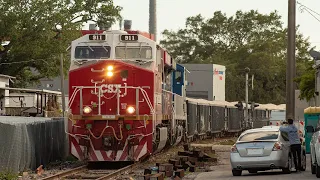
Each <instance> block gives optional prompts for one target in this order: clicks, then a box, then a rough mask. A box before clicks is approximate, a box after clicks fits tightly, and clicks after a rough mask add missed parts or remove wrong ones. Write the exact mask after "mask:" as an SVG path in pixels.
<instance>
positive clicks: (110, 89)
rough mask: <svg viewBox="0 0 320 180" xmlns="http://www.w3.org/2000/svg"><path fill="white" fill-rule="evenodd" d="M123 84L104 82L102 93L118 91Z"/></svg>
mask: <svg viewBox="0 0 320 180" xmlns="http://www.w3.org/2000/svg"><path fill="white" fill-rule="evenodd" d="M120 87H121V84H102V85H101V90H102V93H116V92H117V89H118V88H119V90H120Z"/></svg>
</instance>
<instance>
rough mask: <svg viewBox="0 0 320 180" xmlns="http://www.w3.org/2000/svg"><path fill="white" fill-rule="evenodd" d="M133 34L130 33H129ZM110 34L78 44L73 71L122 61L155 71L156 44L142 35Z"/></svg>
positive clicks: (73, 52) (74, 49)
mask: <svg viewBox="0 0 320 180" xmlns="http://www.w3.org/2000/svg"><path fill="white" fill-rule="evenodd" d="M128 32H129V33H128ZM128 32H127V31H121V30H110V31H104V32H102V33H100V34H85V35H84V36H82V37H80V38H78V39H76V40H74V41H73V42H72V48H71V66H70V70H72V69H76V68H79V67H81V66H83V65H85V64H91V63H94V62H98V61H100V60H121V61H125V62H127V63H129V64H133V65H137V66H140V67H142V68H145V69H150V70H153V69H154V68H155V64H154V63H153V62H155V61H156V53H157V51H156V42H154V41H153V40H152V39H150V38H148V37H146V36H145V35H142V34H139V33H140V32H139V31H128Z"/></svg>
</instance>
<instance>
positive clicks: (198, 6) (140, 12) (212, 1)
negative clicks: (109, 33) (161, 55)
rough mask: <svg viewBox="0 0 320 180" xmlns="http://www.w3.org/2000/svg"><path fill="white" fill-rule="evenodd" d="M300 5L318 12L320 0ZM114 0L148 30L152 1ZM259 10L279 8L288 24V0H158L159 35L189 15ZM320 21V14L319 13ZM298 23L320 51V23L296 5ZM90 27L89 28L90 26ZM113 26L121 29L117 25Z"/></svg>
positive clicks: (181, 23)
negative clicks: (150, 3)
mask: <svg viewBox="0 0 320 180" xmlns="http://www.w3.org/2000/svg"><path fill="white" fill-rule="evenodd" d="M298 2H300V3H301V4H303V5H305V6H307V7H309V8H311V9H312V10H314V11H316V12H319V14H320V0H298ZM114 3H115V4H116V5H118V6H121V7H123V10H122V13H121V14H122V16H123V18H124V19H129V20H132V29H134V30H141V31H148V30H149V0H114ZM252 9H254V10H258V11H259V12H260V13H264V14H265V13H270V12H272V11H275V10H277V11H278V12H279V14H280V15H281V16H282V21H283V23H284V25H285V26H287V18H288V0H157V32H158V33H157V34H158V40H160V39H162V36H161V32H163V30H165V29H169V30H177V29H179V28H183V27H184V25H185V21H186V18H187V17H190V16H194V15H197V14H201V15H202V16H204V17H206V18H209V17H212V15H213V13H214V12H215V11H222V12H224V13H226V14H227V16H232V15H234V14H235V12H236V11H237V10H243V11H249V10H252ZM317 18H318V19H319V20H320V16H317ZM296 23H297V25H300V29H299V31H300V32H301V33H303V35H304V36H305V37H309V38H310V42H311V44H312V46H317V48H316V49H318V50H320V33H317V32H320V31H319V29H320V22H319V21H317V19H315V18H314V17H312V16H311V15H310V14H309V13H308V12H306V11H304V12H301V11H300V10H299V5H297V19H296ZM87 28H88V27H87ZM112 29H119V25H118V24H117V25H114V26H113V27H112Z"/></svg>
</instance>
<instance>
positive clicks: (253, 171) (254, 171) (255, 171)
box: [248, 170, 258, 173]
mask: <svg viewBox="0 0 320 180" xmlns="http://www.w3.org/2000/svg"><path fill="white" fill-rule="evenodd" d="M248 171H249V173H257V172H258V171H257V170H248Z"/></svg>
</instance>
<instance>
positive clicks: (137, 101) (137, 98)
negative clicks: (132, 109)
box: [136, 88, 140, 116]
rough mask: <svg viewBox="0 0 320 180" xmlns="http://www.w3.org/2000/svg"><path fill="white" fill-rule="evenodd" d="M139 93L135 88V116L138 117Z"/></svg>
mask: <svg viewBox="0 0 320 180" xmlns="http://www.w3.org/2000/svg"><path fill="white" fill-rule="evenodd" d="M139 93H140V89H138V88H136V115H137V116H139V99H140V98H139Z"/></svg>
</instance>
